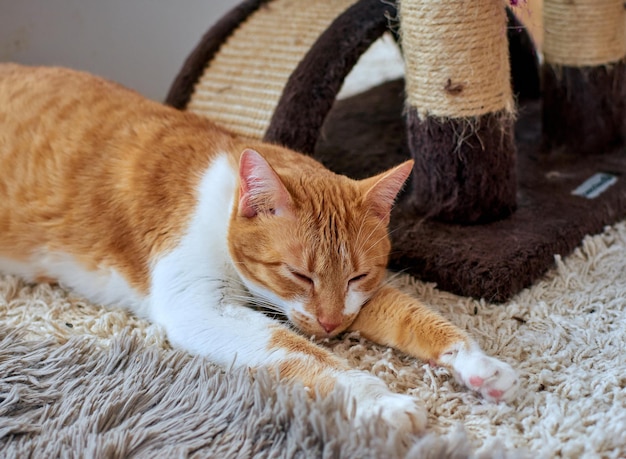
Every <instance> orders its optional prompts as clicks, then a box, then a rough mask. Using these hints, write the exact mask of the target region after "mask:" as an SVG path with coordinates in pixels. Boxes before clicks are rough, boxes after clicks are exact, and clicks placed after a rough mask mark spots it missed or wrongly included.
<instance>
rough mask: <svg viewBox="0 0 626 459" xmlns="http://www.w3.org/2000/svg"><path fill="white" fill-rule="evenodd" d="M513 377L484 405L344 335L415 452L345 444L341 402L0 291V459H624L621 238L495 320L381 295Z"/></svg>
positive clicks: (398, 440) (547, 280)
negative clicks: (512, 388)
mask: <svg viewBox="0 0 626 459" xmlns="http://www.w3.org/2000/svg"><path fill="white" fill-rule="evenodd" d="M393 282H395V283H397V284H398V285H400V286H402V287H403V288H404V289H406V291H408V292H411V293H412V294H414V295H415V296H416V297H418V298H421V299H422V300H423V301H425V302H426V303H428V304H430V305H432V307H434V308H436V309H438V310H440V311H441V312H442V313H444V314H445V315H446V316H447V317H449V318H450V319H452V320H453V321H454V322H456V323H457V324H459V325H461V326H463V327H465V328H467V329H468V330H469V331H470V332H471V334H472V335H473V336H474V337H476V339H477V340H478V341H479V342H480V344H481V345H482V346H483V348H485V349H486V350H487V351H488V352H489V353H491V354H493V355H496V356H499V357H500V358H501V359H503V360H505V361H507V362H509V363H511V364H512V365H514V366H515V367H517V368H518V369H519V370H520V372H521V375H522V381H523V383H522V389H521V393H520V395H519V397H518V398H517V400H515V401H514V402H513V403H512V404H510V405H504V404H498V405H496V404H491V403H486V402H484V401H482V400H481V399H479V398H477V397H476V396H475V395H473V394H472V393H469V392H467V391H465V390H464V389H462V388H461V387H459V386H458V385H457V384H456V383H455V382H454V381H453V379H452V378H451V376H450V375H449V374H448V372H447V371H446V370H443V369H432V368H430V367H429V366H428V365H427V364H425V363H424V362H420V361H416V360H414V359H412V358H409V357H407V356H405V355H402V354H401V353H399V352H396V351H392V350H390V349H386V348H384V347H380V346H375V345H372V344H371V343H369V342H367V341H365V340H364V339H362V338H360V337H359V336H357V335H355V334H351V335H347V336H344V337H342V338H341V339H335V340H331V341H330V342H327V343H326V345H327V346H329V347H331V348H333V349H334V350H335V352H337V353H338V354H341V355H343V356H344V357H346V358H347V359H348V360H350V361H351V362H352V364H353V365H354V366H356V367H359V368H361V369H363V370H366V371H370V372H372V373H374V374H376V375H378V376H379V377H381V378H382V379H383V380H385V381H386V382H387V383H388V384H389V385H390V386H391V387H392V388H393V390H394V391H397V392H402V393H408V394H411V395H414V396H415V397H418V398H420V399H422V400H424V401H425V403H426V405H427V407H428V410H429V413H430V416H429V423H430V426H429V430H428V433H427V434H426V435H425V436H423V437H415V436H411V435H408V434H404V433H401V432H396V431H394V430H393V428H391V427H389V426H386V425H384V424H382V423H381V422H377V421H376V420H372V423H371V425H369V426H368V428H367V429H364V430H360V431H357V430H355V429H354V428H353V426H352V425H351V424H350V422H349V421H347V417H346V414H345V403H344V401H343V398H342V396H341V394H333V395H332V396H331V397H330V398H328V399H326V400H315V401H310V400H308V399H307V398H306V396H305V395H304V394H303V392H302V391H301V390H299V389H289V388H287V387H284V386H283V385H281V384H280V383H277V382H276V381H275V380H274V379H273V378H272V377H270V376H269V375H267V374H263V373H258V374H255V375H254V376H253V375H250V374H248V373H247V372H233V371H224V369H221V368H219V367H217V366H215V365H213V364H211V363H210V362H207V361H205V360H203V359H199V358H190V357H188V356H186V355H185V354H184V353H181V352H178V351H174V350H172V349H171V348H170V347H169V346H168V344H167V342H166V340H165V339H164V336H163V333H162V331H161V330H160V329H159V328H158V327H155V326H153V325H151V324H149V323H147V322H145V321H142V320H139V319H137V318H135V317H133V316H131V315H129V314H127V313H126V312H124V311H122V310H104V309H102V308H99V307H97V306H94V305H91V304H88V303H86V302H85V301H84V300H82V299H81V298H78V297H75V296H73V295H72V294H69V293H67V292H65V291H64V290H62V289H60V288H56V287H51V286H48V285H28V284H25V283H23V282H22V281H20V280H18V279H16V278H14V277H11V276H4V277H0V452H1V453H0V455H3V456H6V457H57V456H61V457H150V458H152V457H155V456H157V455H158V456H160V457H328V458H331V457H376V458H382V457H385V458H387V457H389V458H393V457H459V458H460V457H607V458H613V457H614V458H617V457H624V456H625V455H626V434H624V432H626V344H625V343H626V224H625V223H620V224H618V225H616V226H614V227H610V228H607V229H606V231H605V232H604V233H603V234H601V235H597V236H593V237H587V238H586V239H585V240H584V242H583V243H582V245H581V247H580V248H579V249H578V250H577V251H576V252H575V253H573V254H572V255H571V256H569V257H567V258H566V259H563V260H562V259H560V258H559V257H557V258H556V267H555V269H553V270H552V271H551V272H550V273H548V274H547V275H546V276H545V277H544V279H542V280H541V281H539V282H537V283H536V285H534V286H533V287H532V288H530V289H527V290H525V291H523V292H521V293H520V294H519V295H517V296H516V297H514V298H513V299H512V300H511V301H510V302H508V303H507V304H505V305H491V304H488V303H486V302H484V301H475V300H471V299H468V298H461V297H457V296H454V295H452V294H448V293H445V292H441V291H438V290H437V289H436V288H435V286H434V285H431V284H423V283H421V282H417V281H415V280H413V279H411V278H410V277H408V276H397V277H395V279H394V281H393Z"/></svg>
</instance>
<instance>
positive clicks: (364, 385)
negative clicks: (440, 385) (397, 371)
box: [338, 371, 428, 433]
mask: <svg viewBox="0 0 626 459" xmlns="http://www.w3.org/2000/svg"><path fill="white" fill-rule="evenodd" d="M338 379H339V380H340V382H341V384H342V385H343V386H344V387H345V388H346V389H347V390H348V396H349V397H350V403H351V404H352V410H351V411H352V412H353V413H354V417H355V421H356V423H357V425H358V426H365V425H366V424H368V423H369V422H371V420H372V419H375V418H377V417H378V416H380V419H382V420H383V421H384V422H385V423H387V424H389V425H392V426H394V427H395V428H397V429H402V430H409V431H411V432H415V433H417V432H421V431H423V430H424V429H425V428H426V422H427V419H428V415H427V413H426V410H425V409H424V407H423V406H422V405H421V404H420V403H419V402H418V400H417V399H415V398H414V397H411V396H410V395H404V394H395V393H393V392H391V391H390V390H389V389H388V388H387V386H386V385H385V383H383V382H382V381H381V380H380V379H378V378H376V377H374V376H372V375H370V374H367V373H362V372H357V371H350V372H347V374H344V375H342V377H340V378H338Z"/></svg>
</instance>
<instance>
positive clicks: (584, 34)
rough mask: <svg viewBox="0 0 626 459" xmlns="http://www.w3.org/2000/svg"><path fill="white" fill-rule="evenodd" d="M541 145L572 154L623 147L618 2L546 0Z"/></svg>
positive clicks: (625, 38) (625, 73)
mask: <svg viewBox="0 0 626 459" xmlns="http://www.w3.org/2000/svg"><path fill="white" fill-rule="evenodd" d="M543 14H544V30H545V32H544V64H543V66H542V76H543V85H544V90H543V146H544V149H545V150H547V151H557V152H558V151H560V150H563V151H565V152H567V153H573V154H583V155H586V154H598V153H605V152H608V151H610V150H612V149H614V148H618V147H621V146H623V145H624V134H625V133H624V119H625V115H626V107H625V105H626V85H625V82H624V78H625V77H626V67H625V63H624V57H625V56H626V22H625V21H626V9H625V4H624V2H623V1H622V0H577V1H576V2H572V1H570V0H545V3H544V13H543Z"/></svg>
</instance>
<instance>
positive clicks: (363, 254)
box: [0, 64, 518, 430]
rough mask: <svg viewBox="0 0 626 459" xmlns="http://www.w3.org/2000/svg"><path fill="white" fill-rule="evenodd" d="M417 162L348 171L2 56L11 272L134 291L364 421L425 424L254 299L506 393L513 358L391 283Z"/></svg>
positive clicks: (95, 81)
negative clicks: (397, 233) (359, 176)
mask: <svg viewBox="0 0 626 459" xmlns="http://www.w3.org/2000/svg"><path fill="white" fill-rule="evenodd" d="M411 169H412V162H411V161H407V162H405V163H403V164H400V165H399V166H397V167H395V168H394V169H391V170H389V171H387V172H385V173H383V174H380V175H378V176H375V177H372V178H369V179H366V180H361V181H355V180H351V179H349V178H347V177H344V176H340V175H336V174H334V173H332V172H330V171H329V170H327V169H325V168H324V167H323V166H322V165H320V164H319V163H317V162H316V161H315V160H313V159H312V158H310V157H308V156H304V155H301V154H298V153H296V152H293V151H290V150H288V149H286V148H282V147H278V146H275V145H270V144H265V143H261V142H256V141H250V140H246V139H241V138H237V137H235V136H234V135H232V134H230V133H229V132H227V131H224V130H222V129H221V128H219V127H217V126H215V125H214V124H212V123H211V122H210V121H208V120H206V119H204V118H202V117H199V116H196V115H193V114H191V113H184V112H180V111H177V110H174V109H172V108H169V107H165V106H163V105H161V104H158V103H156V102H152V101H149V100H146V99H144V98H143V97H141V96H140V95H138V94H136V93H134V92H132V91H129V90H127V89H124V88H122V87H120V86H118V85H116V84H113V83H110V82H107V81H105V80H102V79H99V78H96V77H94V76H91V75H88V74H85V73H80V72H75V71H71V70H66V69H61V68H29V67H23V66H19V65H15V64H0V271H2V272H4V273H12V274H17V275H20V276H22V277H23V278H25V279H26V280H28V281H32V282H39V281H44V282H45V281H58V282H59V283H60V284H61V285H63V286H66V287H68V288H70V289H73V290H75V291H76V292H78V293H80V294H81V295H84V296H85V297H86V298H88V299H89V300H91V301H93V302H96V303H101V304H108V305H122V306H125V307H127V308H129V309H130V310H132V311H134V312H135V313H137V314H138V315H140V316H143V317H146V318H149V319H150V320H152V321H154V322H155V323H158V324H160V325H161V326H163V327H164V329H165V330H166V332H167V336H168V338H169V340H170V341H171V343H172V345H174V346H176V347H179V348H182V349H186V350H187V351H189V352H191V353H194V354H201V355H205V356H208V357H210V358H211V359H212V360H213V361H215V362H218V363H220V364H223V365H230V364H232V363H233V361H234V362H235V365H239V366H246V367H253V368H254V367H269V368H270V369H275V370H276V371H277V372H279V374H280V376H281V377H282V378H284V379H286V380H292V379H293V380H296V381H300V382H302V383H303V384H305V385H306V386H308V387H311V388H315V390H317V391H319V392H320V393H321V394H324V393H328V392H329V391H330V390H332V389H333V388H334V387H335V386H337V385H339V386H342V387H343V388H345V390H346V391H347V393H348V395H349V396H350V397H351V399H352V400H353V403H355V415H356V416H357V418H358V419H365V418H367V417H368V416H372V415H374V414H376V413H378V412H381V413H382V416H383V418H384V419H386V420H387V421H388V422H391V423H395V424H403V425H405V426H407V427H409V428H413V429H415V430H419V429H422V428H423V427H424V425H425V422H426V415H425V413H424V411H423V408H421V407H420V405H419V402H418V401H417V400H415V399H414V398H413V397H410V396H407V395H403V394H394V393H392V392H391V391H390V390H389V389H388V388H387V387H386V386H385V384H384V383H383V382H382V381H380V380H379V379H378V378H376V377H374V376H373V375H370V374H368V373H365V372H361V371H357V370H353V369H350V368H349V366H348V365H347V364H346V363H345V362H343V361H342V360H340V359H339V358H338V357H336V356H334V355H333V354H332V353H331V352H330V351H328V350H327V349H325V348H323V347H321V346H318V345H317V344H315V343H313V342H311V341H310V340H309V339H307V338H305V337H304V336H302V335H300V334H299V333H298V332H296V331H294V330H293V327H291V326H289V325H288V324H286V323H284V321H279V320H275V319H273V318H271V317H269V316H268V315H265V314H264V313H263V312H260V311H259V310H258V309H256V308H254V307H251V305H256V306H263V307H264V308H266V309H269V310H272V311H274V312H278V313H279V314H281V315H283V316H285V317H286V318H287V319H288V320H289V322H290V323H291V324H293V325H295V327H297V328H298V329H299V330H300V331H301V332H303V333H305V334H307V335H315V336H317V337H327V336H334V335H336V334H338V333H340V332H342V331H345V330H358V331H359V332H360V333H361V334H362V335H363V336H365V337H366V338H368V339H371V340H373V341H375V342H377V343H381V344H384V345H388V346H392V347H395V348H397V349H400V350H401V351H404V352H406V353H408V354H410V355H412V356H415V357H417V358H419V359H423V360H425V361H430V362H431V363H433V364H437V365H443V366H446V367H448V368H450V369H451V370H452V372H453V374H454V375H455V377H456V378H457V379H458V380H459V381H460V382H462V383H463V384H465V385H466V386H468V387H469V388H471V389H473V390H475V391H477V392H479V393H480V394H481V395H482V396H483V397H485V398H486V399H488V400H492V401H499V400H508V399H510V398H511V397H512V396H513V395H514V393H515V391H516V389H517V387H518V378H517V375H516V373H515V371H514V370H513V369H512V368H511V367H510V366H509V365H508V364H505V363H503V362H500V361H498V360H496V359H494V358H492V357H488V356H486V355H485V354H484V353H483V352H482V351H481V350H480V349H479V347H478V346H477V345H476V344H475V343H474V342H473V341H472V340H471V339H470V338H469V337H468V336H467V334H466V333H465V332H464V331H462V330H460V329H459V328H457V327H455V326H454V325H452V324H451V323H449V322H448V321H446V320H445V319H444V318H442V317H441V316H440V315H438V314H436V313H434V312H433V311H431V310H430V309H428V308H427V307H426V306H424V305H422V304H421V303H420V302H418V301H417V300H415V299H414V298H411V297H409V296H407V295H405V294H403V293H401V292H399V291H397V290H396V289H394V288H393V287H391V286H389V285H387V284H385V282H384V278H385V272H386V271H385V268H386V264H387V258H388V254H389V250H390V242H389V239H388V236H387V224H388V222H389V214H390V211H391V207H392V204H393V201H394V199H395V197H396V195H397V193H398V192H399V191H400V189H401V187H402V186H403V184H404V182H405V180H406V178H407V177H408V175H409V174H410V172H411Z"/></svg>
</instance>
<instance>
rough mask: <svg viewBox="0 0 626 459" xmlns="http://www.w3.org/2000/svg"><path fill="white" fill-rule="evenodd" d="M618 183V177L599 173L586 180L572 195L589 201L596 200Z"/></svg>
mask: <svg viewBox="0 0 626 459" xmlns="http://www.w3.org/2000/svg"><path fill="white" fill-rule="evenodd" d="M616 183H617V177H616V176H615V175H612V174H607V173H604V172H598V173H597V174H593V175H592V176H591V177H589V178H588V179H587V180H585V181H584V182H583V183H582V184H581V185H580V186H579V187H578V188H576V189H575V190H574V191H572V194H573V195H576V196H582V197H583V198H587V199H594V198H597V197H598V196H600V195H601V194H602V193H604V192H605V191H606V190H607V189H608V188H609V187H610V186H612V185H615V184H616Z"/></svg>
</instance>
